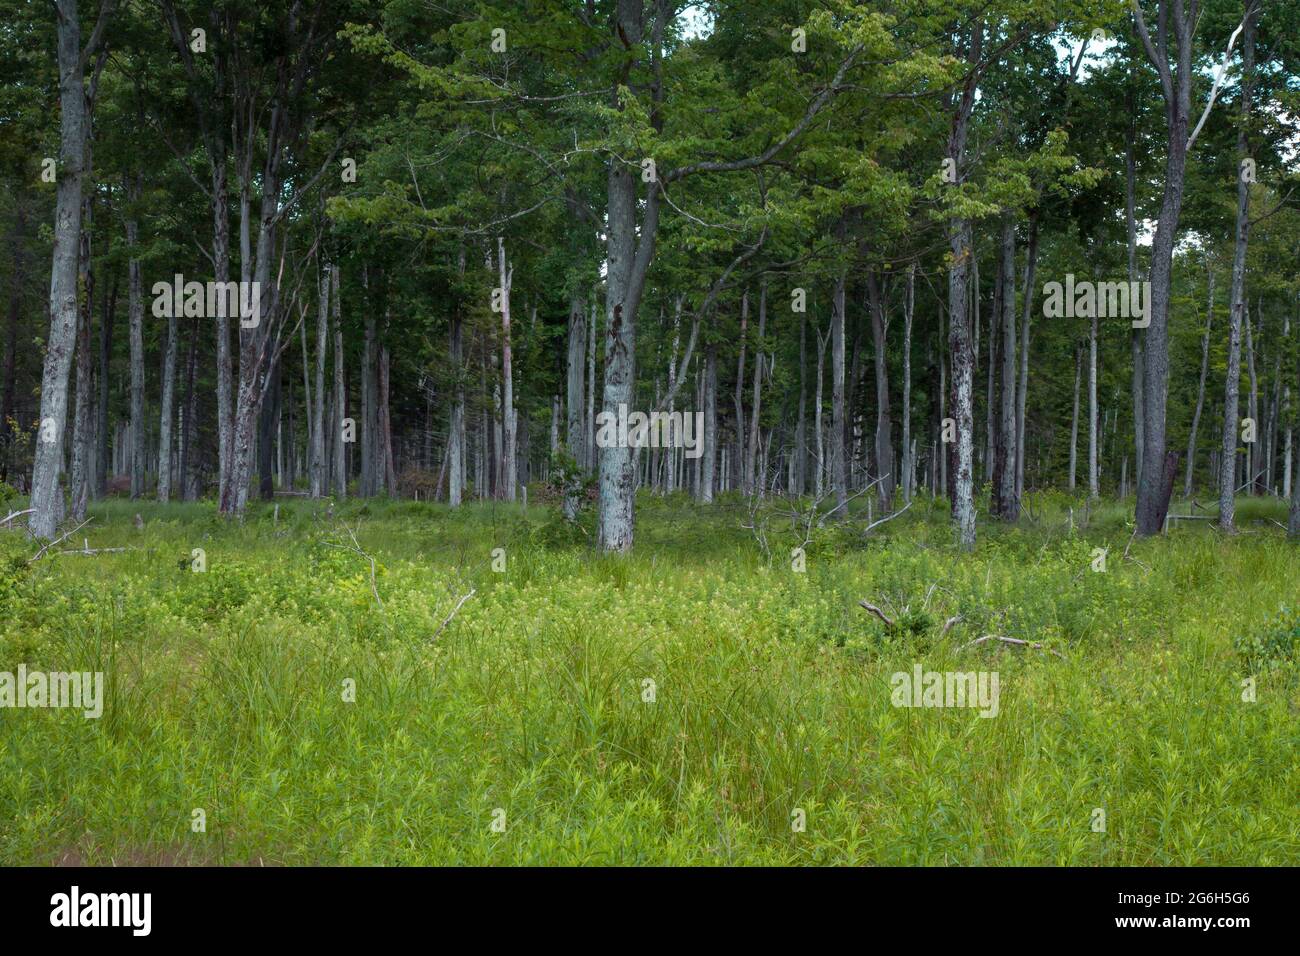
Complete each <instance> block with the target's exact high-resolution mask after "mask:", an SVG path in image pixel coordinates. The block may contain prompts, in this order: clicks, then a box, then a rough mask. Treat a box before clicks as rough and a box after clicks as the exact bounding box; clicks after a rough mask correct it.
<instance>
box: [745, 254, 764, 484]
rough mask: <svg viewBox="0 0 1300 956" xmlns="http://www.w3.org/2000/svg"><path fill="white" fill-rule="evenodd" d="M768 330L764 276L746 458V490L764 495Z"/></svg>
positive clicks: (759, 297) (759, 295) (759, 308)
mask: <svg viewBox="0 0 1300 956" xmlns="http://www.w3.org/2000/svg"><path fill="white" fill-rule="evenodd" d="M766 332H767V280H766V278H764V280H763V283H762V286H761V288H760V289H759V293H758V340H757V341H756V342H755V343H754V396H753V403H752V406H753V407H752V408H751V409H750V413H749V443H748V448H747V449H746V453H745V454H746V458H745V492H746V494H750V495H754V494H757V495H758V496H759V497H762V495H763V486H764V479H763V474H762V473H761V472H756V471H755V467H756V462H757V452H758V445H759V437H760V436H759V421H760V415H761V412H762V407H763V406H762V402H763V335H764V334H765V333H766Z"/></svg>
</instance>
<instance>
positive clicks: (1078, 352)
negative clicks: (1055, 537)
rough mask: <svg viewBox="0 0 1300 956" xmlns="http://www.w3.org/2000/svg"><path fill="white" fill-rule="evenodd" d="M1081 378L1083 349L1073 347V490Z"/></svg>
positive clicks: (1071, 485) (1071, 480) (1076, 470)
mask: <svg viewBox="0 0 1300 956" xmlns="http://www.w3.org/2000/svg"><path fill="white" fill-rule="evenodd" d="M1082 378H1083V350H1082V349H1080V348H1079V346H1077V345H1076V346H1075V347H1074V413H1073V414H1072V415H1071V416H1070V491H1074V488H1075V484H1076V483H1077V482H1076V478H1077V475H1078V467H1079V384H1080V380H1081V379H1082Z"/></svg>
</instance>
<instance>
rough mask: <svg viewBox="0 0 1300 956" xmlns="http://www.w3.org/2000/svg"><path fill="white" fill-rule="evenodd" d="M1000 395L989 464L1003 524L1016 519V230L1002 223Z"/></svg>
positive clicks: (1011, 224) (999, 318)
mask: <svg viewBox="0 0 1300 956" xmlns="http://www.w3.org/2000/svg"><path fill="white" fill-rule="evenodd" d="M1001 246H1002V255H1001V258H1000V260H999V262H1000V268H1001V272H1002V303H1001V304H1002V314H1001V315H1000V316H995V318H996V319H997V320H998V321H1000V322H1001V324H1002V348H1001V351H1002V374H1001V378H1002V391H1001V405H1000V409H999V421H998V448H997V460H996V461H995V462H994V464H993V484H994V492H993V494H994V500H995V501H996V502H997V506H996V508H994V509H993V511H994V513H995V514H997V516H998V517H1000V518H1002V519H1003V520H1004V521H1016V520H1018V519H1019V517H1020V505H1019V502H1018V501H1017V500H1016V359H1017V355H1016V226H1015V223H1014V222H1013V221H1012V220H1011V219H1009V218H1008V219H1004V220H1003V222H1002V243H1001Z"/></svg>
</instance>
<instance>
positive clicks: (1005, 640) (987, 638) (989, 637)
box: [957, 634, 1066, 660]
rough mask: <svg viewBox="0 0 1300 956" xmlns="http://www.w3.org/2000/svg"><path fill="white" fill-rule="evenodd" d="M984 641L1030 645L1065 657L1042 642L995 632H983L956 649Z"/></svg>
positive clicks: (1062, 657) (962, 649) (962, 648)
mask: <svg viewBox="0 0 1300 956" xmlns="http://www.w3.org/2000/svg"><path fill="white" fill-rule="evenodd" d="M985 641H1001V642H1002V643H1004V644H1015V645H1018V646H1020V647H1032V648H1034V649H1035V650H1038V651H1047V653H1049V654H1055V655H1056V656H1057V657H1059V658H1060V659H1061V660H1065V659H1066V658H1065V655H1064V654H1062V653H1061V652H1060V651H1055V650H1052V648H1050V647H1047V646H1046V645H1044V644H1039V643H1038V642H1037V641H1022V640H1021V639H1020V638H1018V637H1001V636H999V635H997V634H985V635H984V636H983V637H977V638H975V640H973V641H970V642H968V643H966V644H963V645H962V646H961V647H959V648H957V650H959V651H964V650H965V649H966V648H968V647H974V646H975V645H976V644H983V643H984V642H985Z"/></svg>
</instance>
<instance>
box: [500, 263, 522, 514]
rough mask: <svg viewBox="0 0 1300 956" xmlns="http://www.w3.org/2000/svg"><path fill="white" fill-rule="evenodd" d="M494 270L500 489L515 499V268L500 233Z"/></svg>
mask: <svg viewBox="0 0 1300 956" xmlns="http://www.w3.org/2000/svg"><path fill="white" fill-rule="evenodd" d="M497 270H498V275H499V276H500V279H501V385H502V389H501V391H502V402H503V408H502V412H501V422H502V436H501V438H502V441H501V470H502V490H503V491H504V492H505V495H504V497H505V500H506V501H514V500H515V495H516V486H517V484H518V464H517V463H516V461H515V438H516V435H515V384H514V370H513V366H514V363H513V359H512V357H511V347H510V286H511V284H512V282H513V278H514V272H515V270H514V268H513V267H512V266H507V264H506V241H505V239H504V238H502V237H498V238H497ZM525 305H527V303H525Z"/></svg>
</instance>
